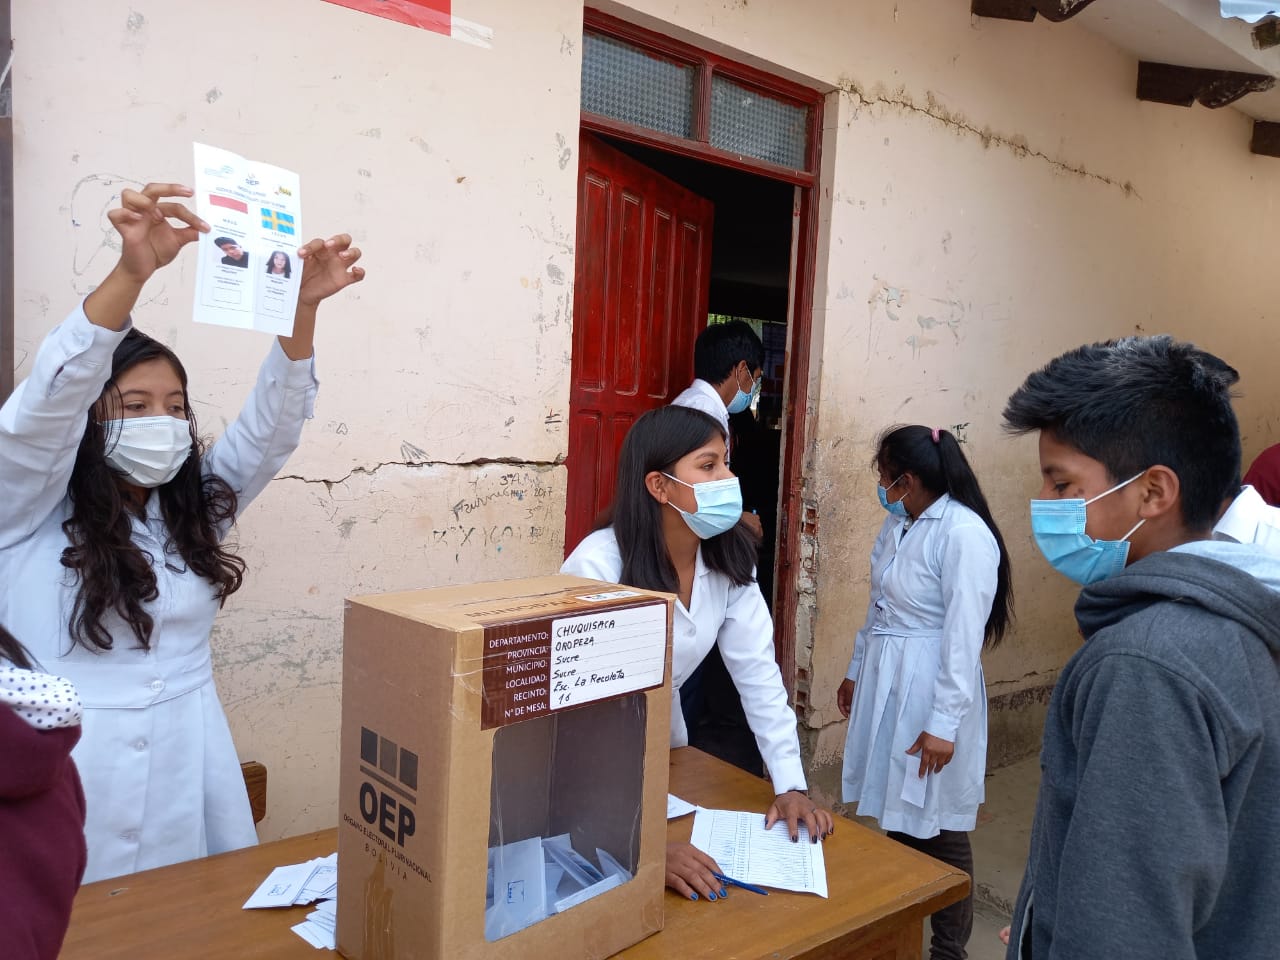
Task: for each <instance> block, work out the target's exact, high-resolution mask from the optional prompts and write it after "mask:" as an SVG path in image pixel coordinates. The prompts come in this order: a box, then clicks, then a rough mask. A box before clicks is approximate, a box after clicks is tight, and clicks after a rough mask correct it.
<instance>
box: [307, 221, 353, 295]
mask: <svg viewBox="0 0 1280 960" xmlns="http://www.w3.org/2000/svg"><path fill="white" fill-rule="evenodd" d="M298 256H299V257H301V258H302V284H301V286H299V287H298V305H299V306H303V307H315V306H318V305H319V303H320V301H321V300H324V299H325V298H327V297H331V296H333V295H334V294H335V293H337V292H338V291H339V290H343V289H345V288H346V287H349V286H351V284H353V283H359V282H360V281H361V280H363V279H364V268H363V267H357V266H356V261H357V260H359V259H360V248H359V247H353V246H352V245H351V235H350V234H348V233H340V234H338V235H337V236H333V237H330V238H329V239H328V240H321V239H319V238H317V239H315V240H312V241H311V242H310V243H308V244H307V245H306V246H304V247H300V248H299V249H298Z"/></svg>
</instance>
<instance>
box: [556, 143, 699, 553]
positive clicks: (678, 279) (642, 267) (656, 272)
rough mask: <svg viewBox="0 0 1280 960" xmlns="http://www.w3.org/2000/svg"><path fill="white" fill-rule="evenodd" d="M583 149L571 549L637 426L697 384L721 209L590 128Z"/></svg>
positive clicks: (568, 524)
mask: <svg viewBox="0 0 1280 960" xmlns="http://www.w3.org/2000/svg"><path fill="white" fill-rule="evenodd" d="M580 150H581V153H580V155H579V167H578V240H577V244H578V248H577V269H576V274H575V277H574V295H573V362H572V373H571V378H572V383H571V386H570V392H569V456H568V461H567V465H568V469H569V477H568V483H569V490H568V509H567V511H566V513H567V515H566V517H565V536H564V543H565V553H566V554H568V553H569V551H571V550H572V549H573V548H574V547H576V546H577V545H578V542H579V541H580V540H581V539H582V538H583V537H585V536H586V535H587V534H588V533H590V532H591V529H592V526H593V524H594V522H595V519H596V517H597V516H598V515H599V513H600V511H602V510H603V509H604V508H605V507H607V506H608V505H609V504H610V503H611V502H612V501H613V486H614V481H615V479H616V476H617V464H618V451H619V450H620V449H621V447H622V440H623V438H624V437H625V436H626V433H627V429H628V428H629V427H630V426H631V424H632V423H634V422H635V420H636V418H637V417H639V416H640V415H641V414H642V413H644V412H645V411H646V410H651V409H653V408H654V407H658V406H661V405H662V404H664V403H668V402H669V401H670V400H671V399H672V398H674V397H675V395H676V394H678V393H679V392H680V391H681V390H683V389H684V388H685V387H687V386H688V385H689V383H690V382H691V381H692V379H693V341H694V339H695V338H696V337H697V335H698V332H699V331H700V330H701V329H702V328H703V327H704V326H706V323H707V293H708V288H709V284H710V278H711V226H712V220H713V215H714V208H713V206H712V204H711V202H710V201H709V200H706V199H704V198H702V197H699V196H698V195H697V194H694V193H690V192H689V191H688V190H686V189H684V187H681V186H680V185H679V184H677V183H674V182H673V181H671V180H668V179H667V178H666V177H663V176H660V175H659V174H658V173H657V172H655V171H653V170H651V169H650V168H648V167H646V166H645V165H644V164H642V163H640V162H639V161H637V160H633V159H631V158H630V157H628V156H626V155H625V154H623V153H621V152H619V151H618V150H615V149H613V148H612V147H610V146H607V145H606V144H605V143H604V142H602V141H601V140H600V139H598V138H596V137H593V136H591V135H590V134H583V135H582V137H581V142H580Z"/></svg>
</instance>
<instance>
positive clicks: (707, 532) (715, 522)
mask: <svg viewBox="0 0 1280 960" xmlns="http://www.w3.org/2000/svg"><path fill="white" fill-rule="evenodd" d="M663 476H664V477H666V478H667V479H668V480H675V482H676V483H683V484H684V485H685V486H686V487H689V488H690V489H691V490H693V496H694V499H695V500H697V503H698V511H697V513H685V512H684V511H683V510H681V509H680V508H679V507H677V506H676V505H675V504H674V503H671V504H670V506H671V508H672V509H673V510H675V511H676V512H677V513H678V514H680V516H682V517H684V522H685V523H687V524H688V525H689V529H690V530H692V531H693V532H694V533H696V534H697V535H698V537H699V538H700V539H702V540H710V539H711V538H712V537H716V536H719V535H720V534H722V533H724V532H725V531H727V530H732V529H733V528H734V527H735V526H737V524H738V521H739V520H741V519H742V487H741V486H739V484H738V478H737V477H727V478H726V479H724V480H707V481H706V482H704V483H685V482H684V481H683V480H680V479H678V478H677V477H673V476H671V474H669V473H664V474H663Z"/></svg>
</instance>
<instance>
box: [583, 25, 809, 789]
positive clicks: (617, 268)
mask: <svg viewBox="0 0 1280 960" xmlns="http://www.w3.org/2000/svg"><path fill="white" fill-rule="evenodd" d="M583 50H584V65H583V89H582V102H583V115H582V136H581V144H580V146H581V151H580V164H579V194H578V234H577V246H578V249H577V273H576V277H575V304H574V343H573V358H572V368H573V373H572V387H571V394H570V422H569V459H568V467H569V492H568V510H567V516H566V531H565V549H566V553H567V552H569V551H571V550H572V549H573V548H574V547H575V546H576V545H577V544H578V542H579V541H580V540H581V538H582V537H583V536H585V535H586V533H588V532H589V531H590V530H591V529H592V527H593V526H594V525H595V521H596V520H597V518H598V517H599V516H600V514H601V511H602V510H603V509H605V508H606V507H607V506H608V505H609V502H610V501H611V500H612V490H613V485H614V481H615V477H616V465H617V454H618V450H619V449H620V447H621V443H622V439H623V437H624V436H625V435H626V431H627V429H628V428H629V427H630V425H631V423H633V422H634V420H635V419H636V418H637V417H638V416H639V415H640V414H641V413H643V412H645V411H646V410H648V409H652V408H653V407H657V406H661V405H663V404H666V403H669V402H671V400H672V399H674V397H675V396H676V394H678V393H680V392H681V391H682V390H684V389H685V388H686V387H687V386H689V384H690V383H691V382H692V379H693V341H694V339H695V338H696V336H697V334H698V333H700V332H701V331H702V330H703V329H704V328H705V327H706V326H707V324H708V323H717V322H723V321H724V320H726V319H739V320H744V321H746V322H747V323H748V324H750V326H751V327H752V328H753V329H754V330H755V332H756V333H757V335H759V337H760V339H761V341H762V343H763V345H764V349H765V362H764V377H763V383H762V385H761V390H760V394H759V396H758V397H757V398H756V400H755V401H754V402H753V404H752V407H751V409H749V410H748V411H746V412H744V413H742V414H738V415H735V416H733V417H731V421H730V431H731V465H732V469H733V470H734V472H735V473H736V474H737V475H738V476H739V478H740V480H741V483H742V490H743V499H744V506H745V508H746V509H747V510H754V511H755V512H756V513H757V515H758V516H759V517H760V520H761V526H762V528H763V531H764V537H763V541H762V543H761V546H760V554H759V563H758V576H759V583H760V588H761V592H762V593H763V594H764V598H765V602H766V604H768V606H769V608H770V610H771V612H772V613H773V617H774V624H775V655H776V658H777V660H778V664H779V667H780V669H781V671H782V677H783V681H784V683H785V684H786V686H787V688H788V690H789V691H792V692H794V690H795V684H796V679H797V678H796V673H795V611H796V590H797V586H798V584H797V573H798V555H799V538H800V533H801V531H800V529H799V527H800V522H801V514H802V510H801V504H800V496H799V491H800V486H801V484H800V463H801V460H802V449H801V448H802V444H803V440H804V435H805V431H804V417H805V412H806V388H807V385H808V379H809V343H810V329H811V321H812V292H813V271H814V259H815V256H816V245H817V239H816V238H817V217H816V202H815V196H814V194H815V192H816V186H817V169H818V157H819V141H820V132H821V128H822V127H821V116H822V100H823V95H822V94H821V93H820V92H819V91H817V90H816V89H811V88H808V87H804V86H801V85H798V84H795V83H793V82H791V81H789V80H785V79H783V78H779V77H775V76H772V75H770V74H766V73H762V72H760V71H758V70H755V69H754V68H751V67H747V66H745V65H742V64H740V63H736V62H733V61H729V60H726V59H724V58H721V57H718V56H716V55H713V54H710V53H708V52H706V51H703V50H700V49H697V48H694V47H690V46H688V45H685V44H682V43H680V42H679V41H675V40H672V39H670V38H668V37H664V36H661V35H658V34H654V33H652V32H650V31H647V30H644V29H642V28H639V27H636V26H634V25H632V24H628V23H626V22H624V21H620V20H617V19H616V18H613V17H610V16H607V15H604V14H600V13H598V12H596V11H592V10H588V11H587V14H586V17H585V22H584V39H583ZM703 678H704V679H703V682H702V683H701V684H700V689H701V696H702V699H703V709H702V711H701V714H700V721H699V724H698V726H697V728H691V730H690V742H691V743H693V744H694V745H695V746H701V747H703V749H706V750H708V752H712V753H714V754H717V755H719V756H722V757H723V758H724V759H727V760H729V761H731V762H735V763H738V764H739V765H740V766H743V767H745V768H747V769H752V770H755V771H756V772H760V770H761V763H760V758H759V754H758V752H757V750H756V747H755V742H754V738H753V737H752V736H751V735H750V732H749V730H748V729H747V725H746V722H745V718H744V717H743V715H742V708H741V703H740V701H739V699H738V696H737V692H736V690H735V689H734V687H733V684H732V681H731V680H730V679H729V677H728V674H727V672H726V671H725V670H724V668H723V665H722V664H721V663H720V662H719V655H718V652H717V651H716V650H715V649H714V648H713V652H712V655H711V656H710V657H709V658H708V663H707V665H706V667H705V670H704V673H703ZM689 692H690V693H694V691H693V690H692V689H690V690H689ZM695 695H696V694H695ZM684 697H685V690H682V699H684Z"/></svg>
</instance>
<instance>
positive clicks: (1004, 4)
mask: <svg viewBox="0 0 1280 960" xmlns="http://www.w3.org/2000/svg"><path fill="white" fill-rule="evenodd" d="M1091 3H1093V0H972V3H971V4H970V7H969V10H970V12H971V13H973V15H974V16H975V17H990V18H991V19H993V20H1019V21H1021V22H1023V23H1030V22H1031V21H1032V20H1034V19H1035V18H1036V14H1039V15H1040V16H1042V17H1044V18H1045V19H1046V20H1050V21H1052V22H1053V23H1061V22H1062V21H1063V20H1070V19H1071V18H1072V17H1074V16H1075V15H1076V14H1077V13H1079V12H1080V11H1081V10H1083V9H1084V8H1085V7H1087V6H1088V5H1089V4H1091Z"/></svg>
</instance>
